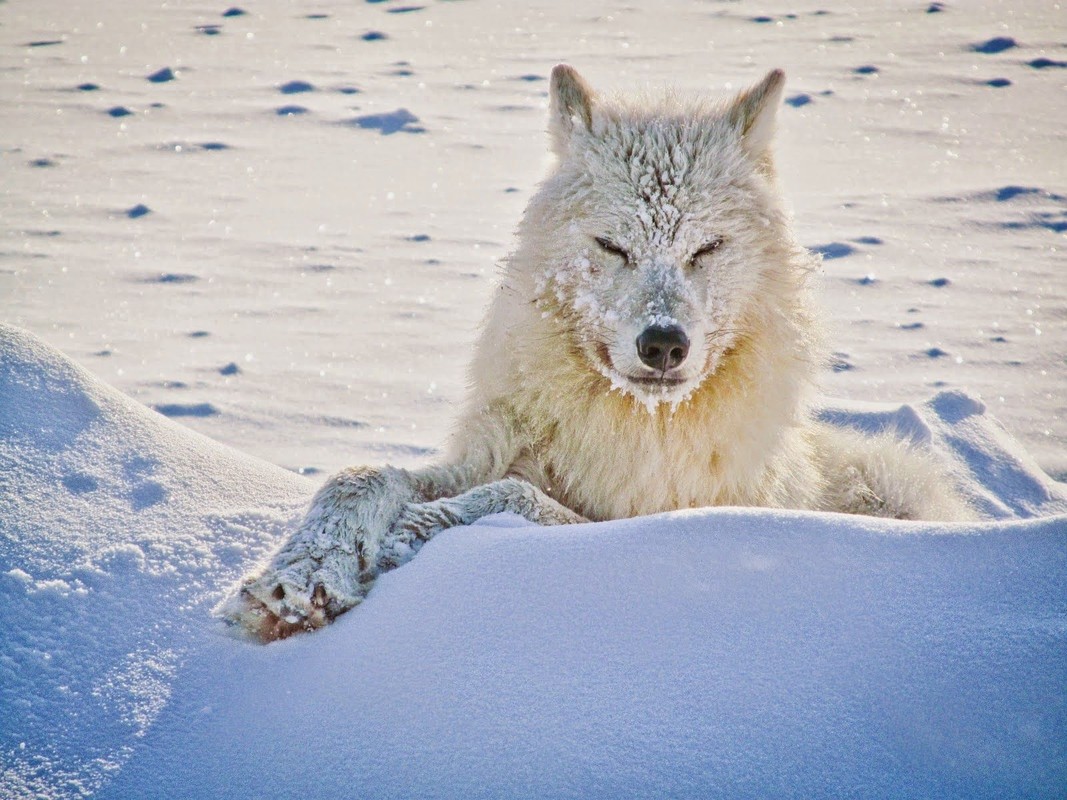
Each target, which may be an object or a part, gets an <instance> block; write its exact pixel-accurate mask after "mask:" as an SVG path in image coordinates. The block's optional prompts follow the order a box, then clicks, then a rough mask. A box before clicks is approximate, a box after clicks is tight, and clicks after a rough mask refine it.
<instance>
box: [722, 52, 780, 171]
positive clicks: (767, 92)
mask: <svg viewBox="0 0 1067 800" xmlns="http://www.w3.org/2000/svg"><path fill="white" fill-rule="evenodd" d="M784 88H785V73H784V72H783V71H782V70H780V69H774V70H771V71H770V72H768V73H767V75H766V77H764V79H763V80H762V81H760V82H759V83H757V84H756V85H755V86H753V87H752V88H751V89H746V90H745V91H743V92H741V93H740V94H739V95H737V97H735V98H734V99H733V100H732V101H731V103H730V106H729V108H728V109H727V111H726V116H727V119H729V120H730V122H731V123H732V124H733V126H734V127H735V128H736V129H737V130H738V132H739V133H740V134H741V144H742V146H743V147H744V148H745V151H746V152H747V153H748V154H749V155H750V156H751V157H752V158H754V159H755V160H756V161H763V160H764V159H765V158H767V157H769V156H770V147H771V140H772V139H773V138H774V122H775V117H776V116H777V113H778V106H780V105H781V104H782V90H783V89H784Z"/></svg>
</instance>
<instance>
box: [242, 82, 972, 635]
mask: <svg viewBox="0 0 1067 800" xmlns="http://www.w3.org/2000/svg"><path fill="white" fill-rule="evenodd" d="M784 82H785V76H784V74H783V73H782V72H781V71H780V70H775V71H773V72H770V73H769V74H768V75H767V76H766V77H765V78H764V79H763V80H762V81H760V82H759V83H758V84H757V85H755V86H754V87H752V88H750V89H748V90H746V91H743V92H741V93H740V94H738V95H736V96H735V97H732V98H729V99H727V100H726V101H720V102H716V101H712V100H709V99H707V98H689V99H687V98H684V97H680V96H677V95H675V94H664V95H662V96H658V97H653V96H641V97H638V98H626V97H605V96H601V95H598V94H596V93H594V92H593V91H592V89H591V88H590V87H589V86H588V85H587V84H586V82H585V81H584V80H583V79H582V78H581V77H580V76H579V75H578V73H577V72H575V71H574V70H573V69H572V68H570V67H568V66H566V65H560V66H557V67H556V68H555V69H554V70H553V72H552V80H551V87H550V105H551V119H550V123H549V130H550V135H551V141H552V149H553V150H554V152H555V155H556V157H557V158H556V163H555V166H554V168H553V169H552V171H551V173H550V174H549V176H548V177H547V179H546V180H545V181H544V183H543V184H542V185H541V187H540V190H539V191H538V192H537V194H536V195H535V196H534V197H533V199H532V200H531V201H530V205H529V207H528V208H527V210H526V213H525V215H524V216H523V219H522V223H521V225H520V228H519V237H518V239H519V241H518V247H517V249H516V251H515V252H514V254H513V255H512V256H511V257H510V258H509V259H508V260H507V264H506V267H505V273H504V276H503V283H502V286H501V287H500V289H499V291H498V292H497V294H496V297H495V299H494V301H493V304H492V306H491V308H490V310H489V317H488V320H487V321H486V324H485V326H484V329H483V330H482V335H481V338H480V340H479V342H478V345H477V348H476V350H475V353H474V361H473V366H472V369H471V375H472V389H471V391H470V396H469V397H468V398H467V401H466V407H465V409H464V411H463V413H462V416H461V417H460V420H459V424H458V427H457V430H456V432H455V435H454V437H453V439H452V442H451V447H450V449H449V450H448V453H447V456H446V457H445V458H444V460H443V461H442V462H441V463H439V464H435V465H432V466H428V467H426V468H424V469H420V470H414V471H408V470H403V469H396V468H392V467H383V468H367V467H361V468H351V469H347V470H345V471H343V472H341V473H339V474H338V475H335V476H333V477H332V478H330V479H329V480H328V481H327V482H326V485H325V486H323V487H322V489H321V490H320V491H319V493H318V494H317V495H316V497H315V499H314V500H313V501H312V504H311V508H310V509H309V511H308V512H307V516H306V518H305V519H304V521H303V523H302V525H301V526H300V528H299V529H298V530H297V531H296V533H295V534H294V535H293V536H292V538H291V539H289V541H287V542H286V543H285V544H284V545H283V546H282V547H281V549H280V550H279V551H278V553H277V554H276V555H275V556H274V557H273V559H272V560H271V562H270V563H269V565H268V566H267V567H266V569H265V570H264V571H263V572H262V573H261V574H260V575H258V576H256V577H253V578H250V579H248V580H247V581H246V582H245V583H244V584H243V586H241V587H240V589H239V590H238V591H237V592H236V593H235V594H234V595H233V597H231V598H230V600H228V601H227V602H226V603H224V604H223V607H222V610H223V613H224V614H225V615H227V616H228V617H229V618H230V619H231V620H233V621H236V622H238V623H240V624H241V625H243V626H245V627H246V628H247V629H248V630H249V631H250V632H252V633H253V634H254V635H256V636H258V637H259V638H261V639H263V640H271V639H277V638H282V637H285V636H288V635H290V634H292V633H295V632H298V631H302V630H310V629H313V628H317V627H320V626H322V625H324V624H326V623H327V622H328V621H329V620H330V619H332V618H333V617H335V616H336V615H337V614H339V613H341V612H343V611H345V610H346V609H348V608H351V607H352V606H354V605H355V604H356V603H358V602H359V601H360V600H361V599H362V598H363V597H364V596H365V594H366V592H367V590H368V588H369V586H370V584H371V582H372V581H373V580H374V578H375V576H376V575H378V574H379V573H380V572H382V571H383V570H386V569H389V568H392V567H394V566H397V565H399V564H401V563H403V562H404V561H406V560H407V559H409V558H410V557H411V555H412V554H413V553H414V552H415V551H416V550H417V549H418V547H419V546H420V545H421V544H422V543H423V542H425V541H426V540H427V539H429V538H430V537H432V536H433V535H434V534H435V533H437V532H438V531H440V530H442V529H445V528H448V527H450V526H453V525H461V524H467V523H470V522H473V521H474V520H476V519H478V518H480V517H482V516H485V515H487V514H492V513H496V512H502V511H511V512H515V513H517V514H521V515H522V516H524V517H526V518H527V519H529V520H532V521H533V522H537V523H541V524H546V525H554V524H560V523H570V522H581V521H585V520H604V519H617V518H620V517H631V516H635V515H638V514H652V513H656V512H660V511H667V510H671V509H679V508H691V507H697V506H712V505H743V506H756V505H758V506H774V507H779V508H797V509H817V510H830V511H842V512H849V513H861V514H873V515H878V516H889V517H899V518H922V519H953V518H963V517H967V516H968V515H969V512H968V509H967V507H966V506H965V504H964V503H963V502H962V501H961V500H960V499H958V498H957V497H956V495H955V494H954V493H953V491H952V490H951V488H949V486H948V485H947V483H946V481H945V480H943V478H942V476H941V475H940V474H939V472H938V470H937V469H936V468H935V467H934V466H933V465H932V463H931V462H929V461H928V460H926V458H925V457H924V456H922V455H920V454H918V453H916V452H913V451H912V450H910V449H908V448H905V447H904V446H902V445H899V444H898V443H896V442H895V441H893V440H891V439H890V438H889V437H888V436H887V437H885V438H882V439H877V438H875V439H871V438H869V437H868V438H861V437H860V436H858V435H855V434H849V433H846V432H844V431H842V430H839V429H832V428H830V427H828V426H825V425H822V424H819V423H818V422H816V421H814V420H813V419H812V417H811V416H810V414H809V410H808V406H807V398H808V397H809V396H810V394H811V389H812V385H813V381H814V379H815V377H816V375H817V373H818V372H819V371H820V369H821V367H822V365H823V363H824V362H823V351H822V344H821V341H820V327H819V324H818V321H817V315H816V313H815V312H814V311H813V307H812V303H811V301H810V299H809V293H808V288H807V283H808V278H809V276H810V275H811V273H812V272H813V271H814V270H816V269H817V268H818V266H819V261H818V257H817V256H814V255H813V254H812V253H810V252H808V251H807V250H805V249H804V247H802V246H801V245H800V244H799V243H798V242H797V240H796V238H795V237H794V235H793V232H792V230H791V228H790V223H789V218H788V216H787V214H786V212H785V210H784V209H783V207H782V201H781V199H780V197H779V193H778V189H777V186H776V180H775V169H774V162H773V159H772V154H771V139H772V134H773V130H774V125H775V114H776V111H777V108H778V106H779V104H780V102H781V95H782V89H783V86H784Z"/></svg>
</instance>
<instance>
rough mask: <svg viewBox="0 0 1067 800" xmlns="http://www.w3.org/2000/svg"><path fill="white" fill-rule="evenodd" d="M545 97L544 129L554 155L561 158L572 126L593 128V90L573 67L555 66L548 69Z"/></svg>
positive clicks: (565, 150)
mask: <svg viewBox="0 0 1067 800" xmlns="http://www.w3.org/2000/svg"><path fill="white" fill-rule="evenodd" d="M548 94H549V98H550V101H549V102H550V109H551V112H550V113H551V118H550V119H549V123H548V130H549V133H551V135H552V144H553V147H554V149H555V151H556V153H558V154H559V155H563V154H564V153H565V152H567V148H568V144H569V143H570V139H571V136H572V135H573V134H574V131H575V128H576V126H578V125H583V126H584V127H585V129H586V130H587V131H588V130H592V128H593V97H594V95H593V90H592V89H591V88H590V86H589V84H588V83H586V82H585V80H584V79H583V78H582V76H581V75H579V74H578V72H577V71H576V70H575V69H574V67H571V66H569V65H567V64H557V65H556V66H555V67H553V68H552V80H551V82H550V85H549V90H548Z"/></svg>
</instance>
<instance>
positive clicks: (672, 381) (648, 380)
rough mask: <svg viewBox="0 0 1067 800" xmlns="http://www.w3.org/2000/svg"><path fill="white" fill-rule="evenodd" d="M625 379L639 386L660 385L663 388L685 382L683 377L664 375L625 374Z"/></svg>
mask: <svg viewBox="0 0 1067 800" xmlns="http://www.w3.org/2000/svg"><path fill="white" fill-rule="evenodd" d="M626 380H628V381H630V383H636V384H638V385H639V386H660V387H663V388H664V389H673V388H674V387H675V386H681V385H682V384H684V383H686V379H685V378H672V377H668V376H666V375H627V376H626Z"/></svg>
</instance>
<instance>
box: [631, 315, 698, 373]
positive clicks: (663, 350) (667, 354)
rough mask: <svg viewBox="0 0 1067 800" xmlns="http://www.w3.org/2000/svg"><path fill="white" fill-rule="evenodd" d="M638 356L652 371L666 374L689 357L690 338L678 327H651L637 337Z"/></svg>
mask: <svg viewBox="0 0 1067 800" xmlns="http://www.w3.org/2000/svg"><path fill="white" fill-rule="evenodd" d="M637 355H638V356H640V358H641V360H642V361H643V362H644V363H645V364H648V366H650V367H652V369H658V370H659V371H660V372H666V371H667V370H669V369H674V368H675V367H677V366H678V365H679V364H681V363H682V362H683V361H685V357H686V356H687V355H689V337H688V336H686V335H685V331H683V330H682V329H681V328H679V327H678V326H677V325H669V326H667V327H662V326H660V325H650V326H649V327H647V328H645V329H644V330H643V331H642V332H641V335H640V336H638V337H637Z"/></svg>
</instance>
